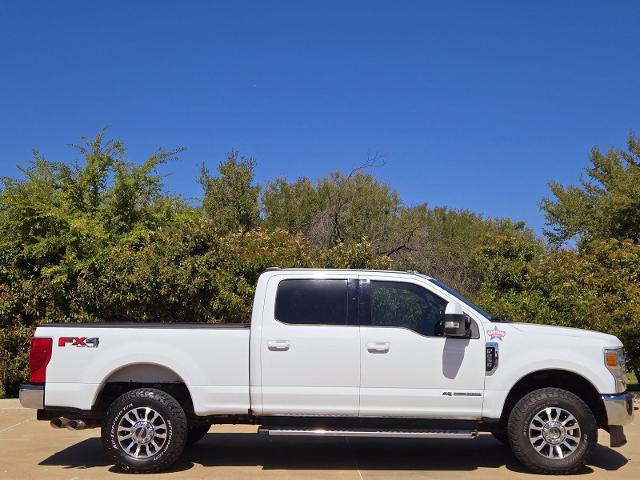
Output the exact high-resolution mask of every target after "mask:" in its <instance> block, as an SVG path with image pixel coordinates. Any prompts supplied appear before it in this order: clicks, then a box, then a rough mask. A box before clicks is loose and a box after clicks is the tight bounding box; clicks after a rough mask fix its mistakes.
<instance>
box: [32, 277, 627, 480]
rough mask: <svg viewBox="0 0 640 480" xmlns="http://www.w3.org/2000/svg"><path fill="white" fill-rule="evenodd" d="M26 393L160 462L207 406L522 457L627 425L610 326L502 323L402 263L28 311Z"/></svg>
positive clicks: (538, 459) (213, 412) (330, 430)
mask: <svg viewBox="0 0 640 480" xmlns="http://www.w3.org/2000/svg"><path fill="white" fill-rule="evenodd" d="M29 364H30V383H29V384H28V385H23V386H22V387H21V390H20V400H21V402H22V405H23V406H25V407H30V408H35V409H37V410H38V413H37V416H38V419H40V420H48V421H50V422H51V425H52V426H54V427H58V428H62V427H67V428H70V429H82V428H89V427H97V426H101V428H102V441H103V444H104V448H105V450H106V452H107V454H108V455H109V456H110V457H111V459H112V460H113V462H114V463H115V464H117V465H119V466H120V467H121V468H123V469H124V470H126V471H130V472H143V471H145V472H149V471H158V470H161V469H164V468H166V467H168V466H169V465H171V464H172V463H173V462H174V461H175V460H176V459H177V458H178V457H179V456H180V455H181V453H182V451H183V449H184V448H185V445H188V444H190V443H193V442H195V441H197V440H199V439H200V438H202V437H203V436H204V435H205V434H206V433H207V431H208V429H209V426H210V425H211V424H222V423H234V424H236V423H245V424H255V425H256V426H257V432H258V433H262V434H266V435H318V436H322V435H325V436H338V435H340V436H368V437H405V438H406V437H410V438H416V439H420V438H460V439H473V438H476V437H477V436H478V432H480V431H484V432H491V433H492V434H493V435H495V437H496V438H498V439H499V440H500V441H502V442H504V443H506V444H509V445H510V446H511V448H512V449H513V451H514V453H515V455H516V456H517V458H518V459H519V460H520V461H521V462H522V463H523V464H524V465H525V466H526V467H528V468H529V469H531V470H533V471H536V472H541V473H568V472H572V471H575V470H576V469H578V468H580V467H581V466H582V465H583V464H584V463H585V462H586V461H587V459H588V458H589V455H590V454H591V452H592V451H593V449H594V447H595V445H596V442H597V432H598V428H603V429H605V430H607V431H608V432H609V434H610V436H611V446H614V447H615V446H620V445H623V444H624V443H625V442H626V439H625V436H624V433H623V426H624V425H625V424H627V423H628V422H630V421H632V418H633V401H632V398H631V395H630V394H628V393H625V390H626V383H625V359H624V353H623V349H622V343H621V342H620V340H618V339H617V338H616V337H614V336H611V335H605V334H603V333H598V332H592V331H585V330H578V329H570V328H559V327H550V326H543V325H530V324H522V323H509V322H506V321H503V320H499V319H492V317H491V316H490V315H489V314H488V313H487V312H485V311H483V310H482V309H481V308H479V307H477V306H476V305H474V304H473V303H471V302H469V301H468V300H466V299H465V298H464V297H462V296H461V295H459V294H458V293H456V292H455V291H453V290H451V289H450V288H448V287H446V286H445V285H443V284H441V283H439V282H438V281H436V280H434V279H433V278H430V277H427V276H425V275H421V274H418V273H415V272H393V271H367V270H307V269H282V270H281V269H277V268H274V269H269V270H268V271H267V272H265V273H263V274H262V275H261V276H260V278H259V280H258V284H257V286H256V292H255V299H254V303H253V314H252V318H251V325H250V326H249V325H224V324H216V325H212V324H158V323H156V324H154V323H136V324H117V323H112V324H108V323H103V324H49V325H43V326H40V327H38V328H37V330H36V332H35V338H34V339H33V341H32V348H31V353H30V360H29Z"/></svg>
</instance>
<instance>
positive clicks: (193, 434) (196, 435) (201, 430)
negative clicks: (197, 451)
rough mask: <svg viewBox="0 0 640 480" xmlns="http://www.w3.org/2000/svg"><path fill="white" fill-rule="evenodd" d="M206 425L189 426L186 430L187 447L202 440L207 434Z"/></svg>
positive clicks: (207, 425)
mask: <svg viewBox="0 0 640 480" xmlns="http://www.w3.org/2000/svg"><path fill="white" fill-rule="evenodd" d="M210 426H211V425H209V424H208V423H196V424H195V425H189V429H188V430H187V445H193V444H194V443H196V442H197V441H199V440H202V439H203V438H204V436H205V435H206V434H207V432H209V427H210Z"/></svg>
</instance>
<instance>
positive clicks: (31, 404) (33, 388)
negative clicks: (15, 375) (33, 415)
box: [20, 384, 44, 410]
mask: <svg viewBox="0 0 640 480" xmlns="http://www.w3.org/2000/svg"><path fill="white" fill-rule="evenodd" d="M20 405H22V406H23V407H24V408H35V409H38V410H41V409H43V408H44V385H28V384H27V385H20Z"/></svg>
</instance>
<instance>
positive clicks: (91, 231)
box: [0, 132, 197, 392]
mask: <svg viewBox="0 0 640 480" xmlns="http://www.w3.org/2000/svg"><path fill="white" fill-rule="evenodd" d="M75 148H76V150H77V151H78V152H79V154H80V157H81V159H82V161H81V162H75V163H63V162H55V161H50V160H47V159H46V158H45V157H44V156H43V155H42V154H40V153H39V152H34V158H33V160H32V161H31V162H30V163H29V164H28V165H27V166H26V167H24V168H21V172H22V175H23V176H22V178H20V179H11V178H3V179H2V182H1V185H0V382H1V383H2V384H3V386H4V388H5V390H7V391H8V392H12V391H15V388H16V386H17V384H18V383H19V382H20V381H23V380H24V368H25V366H26V354H27V351H28V348H29V337H30V335H31V333H32V331H33V327H34V325H35V324H37V323H40V322H51V321H69V320H73V318H74V308H75V307H74V301H75V300H74V298H75V296H74V295H75V291H76V288H77V284H78V279H79V277H80V274H81V273H82V272H83V271H84V270H85V269H86V268H87V267H88V266H89V265H91V264H92V262H93V261H95V260H96V259H97V258H99V257H100V255H101V254H102V252H103V251H104V250H105V249H107V248H109V247H111V246H114V245H120V244H127V245H135V246H136V248H143V247H144V245H145V244H146V242H147V241H148V239H149V238H150V237H151V236H152V235H153V233H154V232H156V231H158V230H163V229H171V228H177V226H178V225H181V224H183V223H184V222H188V221H191V220H193V219H194V218H195V216H196V215H197V211H196V210H195V209H193V208H191V207H189V206H187V205H185V204H184V203H183V202H182V201H181V200H180V199H178V198H177V197H174V196H170V195H167V194H165V193H164V192H163V185H162V178H161V177H160V176H159V175H158V174H157V168H158V167H159V166H160V165H161V164H163V163H165V162H166V161H168V160H170V159H172V158H175V156H176V155H177V154H178V153H179V152H180V151H181V149H176V150H172V151H168V152H167V151H163V150H159V151H158V152H156V153H154V154H153V155H151V156H149V157H148V158H147V159H145V160H144V161H142V162H139V163H135V162H130V161H128V160H127V159H126V149H125V147H124V145H123V143H122V142H120V141H118V140H106V139H105V133H104V132H101V133H99V134H98V135H97V136H96V137H95V138H93V139H88V138H83V139H82V142H81V143H80V144H79V145H76V146H75Z"/></svg>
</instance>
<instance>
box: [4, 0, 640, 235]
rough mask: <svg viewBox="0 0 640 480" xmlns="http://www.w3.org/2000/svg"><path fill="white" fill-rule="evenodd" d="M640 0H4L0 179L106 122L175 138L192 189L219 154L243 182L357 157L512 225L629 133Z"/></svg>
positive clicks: (174, 179)
mask: <svg viewBox="0 0 640 480" xmlns="http://www.w3.org/2000/svg"><path fill="white" fill-rule="evenodd" d="M638 25H640V2H638V1H615V2H590V1H578V0H576V1H548V2H545V1H529V2H513V1H505V2H494V1H482V2H480V1H468V2H454V1H442V2H426V1H424V2H423V1H414V2H408V1H407V2H403V1H393V2H392V1H388V2H377V1H366V2H355V1H354V2H346V1H342V2H331V1H321V2H306V1H291V2H284V1H256V2H241V1H234V2H190V1H183V2H178V1H175V2H160V1H153V2H152V1H147V2H143V1H135V2H132V1H121V2H116V1H111V2H100V3H98V2H71V1H67V2H45V1H40V2H33V1H9V0H4V1H3V2H2V3H0V72H2V74H1V75H0V112H1V114H0V174H1V175H10V176H13V175H17V169H16V165H17V164H23V163H24V162H26V161H27V160H28V159H29V158H30V155H31V153H30V152H31V149H32V148H38V149H39V150H41V151H42V152H43V153H44V154H45V155H46V156H47V157H49V158H51V159H54V160H63V161H69V160H73V159H74V158H75V157H76V155H75V153H74V152H73V151H72V150H70V149H69V148H68V147H67V146H66V145H67V144H69V143H72V142H74V141H77V140H78V138H79V137H80V136H82V135H89V136H90V135H93V134H95V133H96V132H97V131H99V130H100V129H101V128H102V127H104V126H106V125H110V126H111V127H110V135H112V136H114V137H117V138H122V139H123V140H125V142H126V143H127V145H128V147H129V151H130V158H131V159H133V160H136V159H138V160H139V159H141V158H142V157H143V156H144V155H146V154H148V153H151V152H152V151H154V150H155V149H156V148H157V147H160V146H163V147H165V148H171V147H176V146H185V147H187V149H188V150H187V151H186V152H185V153H184V154H183V155H182V159H181V160H180V161H179V162H177V163H171V164H169V165H168V166H167V167H166V168H164V170H163V173H167V174H169V176H168V177H167V184H168V186H169V188H170V189H172V190H175V191H177V192H179V193H180V194H182V195H183V196H184V197H186V198H194V197H198V196H199V195H200V194H201V192H200V189H199V186H198V184H197V182H196V178H197V176H198V171H199V167H200V165H201V164H202V162H205V163H206V164H207V165H208V166H209V167H210V168H211V169H212V170H213V169H214V168H215V166H216V165H217V164H218V162H220V161H221V160H223V159H224V158H225V154H226V152H228V151H229V150H230V149H232V148H235V149H238V150H239V151H240V152H241V153H242V154H244V155H247V156H253V157H255V158H256V160H257V162H258V166H257V172H256V174H257V180H258V181H260V182H263V181H265V180H268V179H271V178H274V177H276V176H281V175H285V176H287V177H289V178H290V179H295V178H297V177H299V176H303V175H305V176H309V177H311V178H317V177H318V176H321V175H325V174H327V173H329V172H330V171H332V170H335V169H342V170H350V169H351V168H353V167H354V166H357V165H359V164H360V163H362V162H363V161H365V160H366V158H367V156H368V155H370V154H380V155H382V156H383V157H384V159H385V166H384V167H382V168H378V169H376V170H375V174H376V175H377V176H378V177H380V178H382V179H384V180H385V181H387V182H388V183H389V184H390V185H391V186H392V187H393V188H395V189H397V190H398V191H399V192H400V194H401V196H402V198H403V199H404V200H405V202H406V203H407V204H415V203H420V202H423V201H424V202H428V203H429V204H430V205H434V206H435V205H447V206H450V207H454V208H469V209H471V210H474V211H477V212H482V213H484V214H486V215H491V216H509V217H512V218H515V219H522V220H525V221H527V223H529V224H530V225H531V226H532V227H534V228H535V229H536V230H537V231H538V232H539V231H540V230H541V228H542V226H543V224H544V218H543V216H542V214H541V213H540V212H539V210H538V202H539V200H540V199H541V198H542V197H543V196H544V195H546V194H547V193H548V188H547V183H548V182H549V181H550V180H553V179H556V180H559V181H561V182H573V181H576V180H577V178H578V175H579V174H580V171H581V170H582V168H584V167H585V166H586V164H587V159H588V153H589V150H590V149H591V148H592V147H593V146H594V145H598V146H600V147H603V148H607V147H609V146H612V145H616V146H622V145H624V142H625V140H626V136H627V134H628V131H629V129H634V130H635V131H636V132H637V133H638V132H640V116H639V115H640V28H638Z"/></svg>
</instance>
